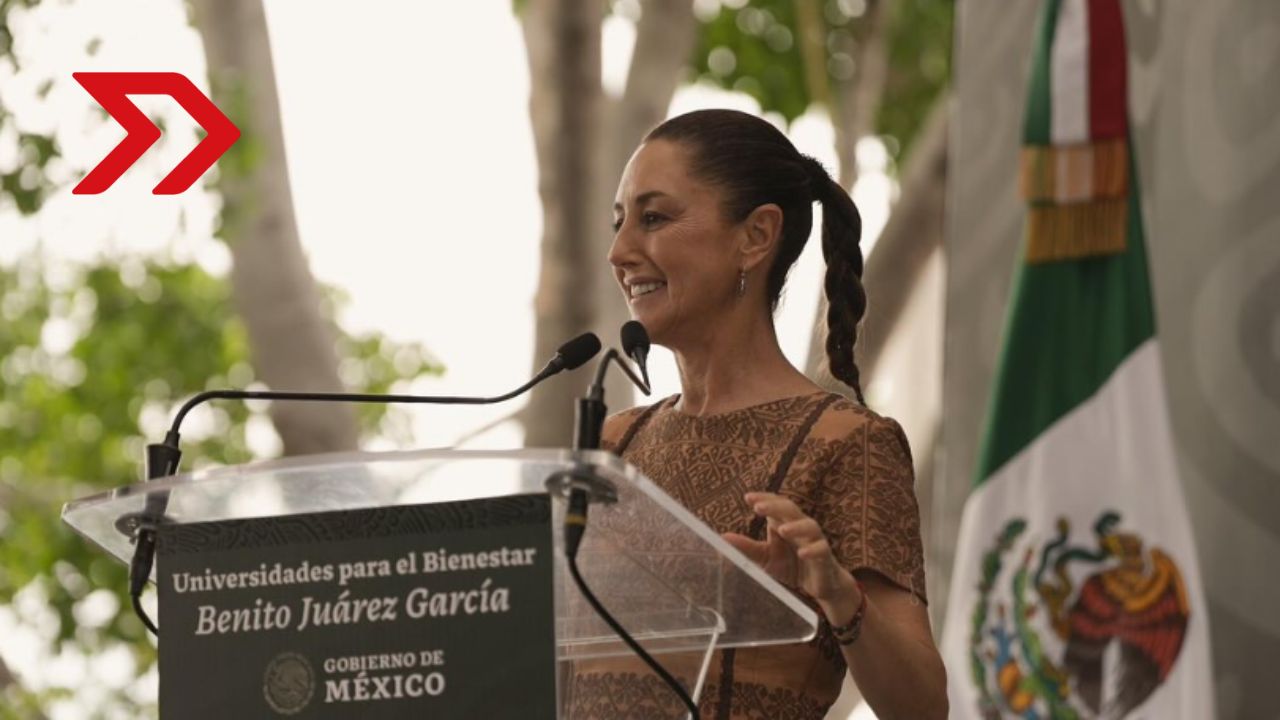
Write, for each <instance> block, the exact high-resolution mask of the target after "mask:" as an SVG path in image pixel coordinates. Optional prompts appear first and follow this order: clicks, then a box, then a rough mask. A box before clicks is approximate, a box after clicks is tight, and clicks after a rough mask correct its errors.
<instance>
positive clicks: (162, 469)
mask: <svg viewBox="0 0 1280 720" xmlns="http://www.w3.org/2000/svg"><path fill="white" fill-rule="evenodd" d="M599 352H600V338H598V337H596V336H595V334H594V333H583V334H582V335H579V336H578V337H576V338H574V339H572V340H570V341H569V342H567V343H565V344H564V345H561V346H560V348H559V349H558V350H557V351H556V354H555V357H553V358H552V359H551V360H550V362H548V363H547V364H546V366H545V367H543V368H542V370H541V371H539V372H538V374H537V375H535V376H533V379H531V380H529V382H526V383H525V384H523V385H521V386H520V387H518V388H516V389H515V390H512V391H511V392H508V393H504V394H502V395H496V396H493V397H466V396H457V395H391V394H388V395H380V394H371V393H335V392H319V393H310V392H285V391H275V390H209V391H206V392H202V393H198V394H196V395H195V396H193V397H192V398H191V399H190V400H188V401H187V402H185V403H183V405H182V407H181V408H180V409H179V410H178V413H177V415H175V416H174V418H173V424H172V425H171V426H170V428H169V431H168V432H167V433H165V436H164V441H163V442H160V443H152V444H150V445H147V459H146V475H147V480H148V481H151V480H156V479H159V478H163V477H168V476H170V475H174V474H177V472H178V463H179V461H180V460H181V459H182V451H181V450H180V449H179V448H178V441H179V440H180V439H181V435H180V434H179V432H178V429H179V428H180V427H181V426H182V421H183V419H185V418H186V416H187V413H189V412H191V410H192V409H193V408H195V407H196V406H197V405H200V404H201V403H204V402H208V401H210V400H285V401H291V402H347V403H388V404H393V403H400V404H431V405H488V404H492V403H500V402H503V401H505V400H510V399H511V398H514V397H516V396H517V395H520V394H521V393H524V392H527V391H528V390H529V389H530V388H532V387H533V386H534V385H537V384H538V383H540V382H542V381H543V380H546V379H547V378H549V377H551V376H552V375H555V374H556V373H559V372H562V371H564V370H573V369H574V368H577V367H580V366H582V365H585V364H586V363H587V361H589V360H590V359H591V358H593V357H595V356H596V354H597V353H599ZM168 505H169V493H168V492H165V491H161V492H151V493H148V494H147V500H146V505H145V506H144V508H143V510H142V511H141V512H137V513H129V514H127V515H124V516H122V517H121V518H120V519H119V520H117V521H116V529H118V530H119V531H120V532H121V533H124V534H125V535H128V536H129V537H130V538H132V539H133V542H134V549H133V559H132V560H131V561H130V563H129V598H130V600H131V601H132V603H133V611H134V612H135V613H136V614H137V615H138V618H139V619H140V620H142V624H143V625H145V626H146V627H147V629H148V630H150V631H151V632H152V633H153V634H154V635H156V636H157V637H159V635H160V630H159V629H158V628H157V627H156V625H155V623H154V622H152V621H151V618H150V617H149V616H148V615H147V613H146V611H145V610H143V608H142V591H143V590H144V589H145V588H146V586H147V580H148V579H150V577H151V567H152V565H153V564H154V562H155V553H156V531H157V529H158V528H159V527H160V525H161V524H162V523H163V522H164V513H165V510H166V509H167V507H168Z"/></svg>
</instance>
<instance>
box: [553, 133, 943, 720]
mask: <svg viewBox="0 0 1280 720" xmlns="http://www.w3.org/2000/svg"><path fill="white" fill-rule="evenodd" d="M815 201H816V202H819V203H821V204H822V208H823V219H824V220H823V233H822V238H823V240H822V244H823V247H822V249H823V254H824V255H825V257H826V261H827V273H826V280H825V288H826V294H827V299H828V302H829V306H830V307H829V311H828V313H827V325H828V338H827V355H828V358H829V361H830V366H831V371H832V374H833V375H834V376H835V377H836V378H838V379H839V380H841V381H843V382H844V383H845V384H847V385H848V386H849V387H850V388H851V389H852V391H853V394H854V396H855V397H856V398H857V400H858V402H853V401H851V400H848V399H845V398H844V397H843V396H840V395H836V394H833V393H828V392H825V391H823V390H822V389H821V388H820V387H818V386H817V385H815V384H814V383H813V382H811V381H810V380H809V379H808V378H806V377H805V376H804V375H803V374H802V373H801V372H800V371H799V370H797V369H796V368H795V367H793V366H792V365H791V364H790V363H789V362H788V361H787V360H786V358H785V357H784V356H783V354H782V351H781V349H780V348H779V346H778V340H777V335H776V333H775V332H774V326H773V310H774V308H775V307H776V306H777V303H778V299H779V297H780V295H781V293H782V289H783V284H784V282H785V280H786V277H787V272H788V270H789V269H790V268H791V266H792V265H793V264H794V263H795V261H796V259H797V258H798V257H799V256H800V251H801V249H802V248H803V246H804V243H805V241H806V239H807V238H808V236H809V230H810V227H811V225H812V221H813V215H812V204H813V203H814V202H815ZM614 215H615V238H614V242H613V247H612V248H611V249H610V251H609V256H608V259H609V262H610V263H611V264H612V266H613V269H614V274H615V277H616V279H617V281H618V283H619V284H620V285H621V287H622V290H623V292H624V293H625V295H626V297H627V301H628V303H629V304H630V308H631V313H632V315H633V316H634V317H635V318H636V319H637V320H639V321H640V322H642V323H643V324H644V326H645V327H646V328H647V329H648V331H649V335H650V338H651V339H652V341H653V342H655V343H657V344H660V345H664V346H666V347H668V348H670V349H671V350H672V351H673V352H674V354H675V357H676V361H677V363H678V365H679V371H680V383H681V389H682V392H681V393H680V394H679V395H675V396H672V397H670V398H667V399H666V400H663V401H660V402H658V403H655V404H653V405H651V406H648V407H644V408H633V409H631V410H628V411H626V412H623V413H619V414H618V415H615V416H613V417H611V418H609V420H608V421H607V422H606V424H605V431H604V434H605V445H606V447H608V448H611V449H613V450H614V451H615V452H617V453H619V454H620V455H622V456H623V457H624V458H626V459H627V460H629V461H630V462H632V463H634V464H635V465H636V466H637V467H639V468H640V469H641V470H643V471H644V472H645V473H646V474H648V475H649V476H650V477H651V478H653V479H654V480H655V481H656V482H658V483H659V484H660V485H662V486H663V487H664V489H665V490H666V491H667V492H668V493H670V494H672V495H673V496H674V497H675V498H676V499H677V500H680V501H681V502H682V503H684V504H685V505H687V506H688V507H689V509H690V510H691V511H693V512H694V513H695V514H697V515H698V516H699V517H700V518H701V519H702V520H703V521H704V522H706V523H708V524H709V525H710V526H711V527H713V528H714V529H716V530H717V531H719V532H722V533H725V538H726V539H727V540H728V541H729V542H730V543H732V544H733V545H734V546H735V547H737V548H738V549H740V550H741V551H742V552H743V553H744V554H746V555H747V556H748V557H750V558H752V559H754V560H756V561H757V562H759V563H760V564H761V565H762V566H764V568H765V569H766V570H767V571H768V572H770V573H771V574H772V575H773V577H775V578H777V579H778V580H779V581H780V582H781V583H783V584H784V585H787V586H789V587H791V588H792V589H793V590H795V591H797V592H798V593H800V595H801V596H802V597H804V598H806V599H807V600H809V601H810V603H811V604H812V605H814V606H815V608H816V609H817V610H818V611H819V613H820V616H821V617H822V626H821V628H820V631H819V634H818V637H817V638H816V639H815V640H814V641H812V642H810V643H807V644H800V645H789V646H775V647H764V648H752V649H741V650H727V651H723V652H721V653H720V656H719V657H718V658H716V659H715V660H713V664H712V666H711V669H710V670H709V674H708V677H707V685H706V687H705V688H704V691H703V694H702V698H701V702H700V712H701V715H702V717H704V718H770V719H779V720H782V719H786V718H804V719H808V718H812V719H814V720H819V719H820V718H823V717H824V716H825V714H826V712H827V709H828V708H829V707H830V706H831V704H832V703H833V702H834V701H835V699H836V697H837V695H838V694H839V692H840V686H841V682H842V680H843V677H844V673H845V671H846V666H847V668H848V671H849V672H850V673H852V676H853V679H854V681H855V682H856V683H857V685H858V687H859V688H860V689H861V691H862V694H863V696H864V697H865V698H866V700H867V702H868V703H869V704H870V705H871V707H872V709H874V710H875V711H876V713H877V714H878V716H879V717H880V718H882V720H890V719H891V718H912V719H913V720H917V719H926V718H942V717H945V716H946V714H947V700H946V680H945V671H944V669H943V666H942V662H941V659H940V657H939V655H938V652H937V649H936V647H935V646H934V643H933V637H932V633H931V631H930V628H929V618H928V614H927V612H926V609H925V605H924V603H925V585H924V568H923V558H922V551H921V539H920V530H919V510H918V508H917V505H916V501H915V497H914V494H913V490H912V482H913V481H912V466H911V457H910V451H909V450H908V447H907V441H906V438H905V436H904V435H903V433H902V430H901V429H900V428H899V426H898V425H897V423H895V422H894V421H892V420H888V419H885V418H881V417H880V416H878V415H876V414H875V413H873V412H871V411H870V410H868V409H866V408H865V407H864V406H863V404H862V390H861V387H860V386H859V379H858V368H857V366H856V365H855V364H854V361H853V346H854V341H855V339H856V334H857V325H858V321H859V320H860V319H861V317H862V314H863V311H864V309H865V306H866V296H865V294H864V292H863V289H862V283H861V279H860V278H861V274H862V252H861V250H860V249H859V247H858V240H859V235H860V233H861V220H860V218H859V216H858V211H857V208H855V207H854V204H853V201H852V200H851V199H850V198H849V196H848V195H847V194H846V193H845V192H844V190H843V189H842V188H841V187H840V186H839V185H837V184H836V183H835V182H833V181H832V180H831V178H830V176H829V175H828V174H827V172H826V171H825V170H824V169H823V168H822V166H821V165H820V164H819V163H818V162H817V161H815V160H813V159H812V158H809V157H806V156H804V155H801V154H800V153H798V152H797V151H796V149H795V147H794V146H793V145H792V144H791V143H790V141H788V140H787V138H786V136H784V135H783V134H782V133H781V132H779V131H778V130H777V129H775V128H774V127H773V126H771V125H769V124H768V123H766V122H764V121H763V120H760V119H758V118H755V117H753V116H751V115H747V114H745V113H739V112H734V111H728V110H709V111H701V112H694V113H689V114H686V115H681V116H679V117H676V118H673V119H671V120H668V121H667V122H665V123H663V124H662V125H660V126H658V127H657V128H655V129H654V130H653V131H652V132H650V133H649V135H648V136H647V137H646V138H645V141H644V142H643V143H642V144H641V146H640V148H639V149H638V150H637V151H636V153H635V154H634V155H633V156H632V158H631V160H630V162H629V163H628V164H627V168H626V170H625V172H624V173H623V177H622V182H621V184H620V186H619V188H618V194H617V201H616V204H615V206H614ZM568 691H569V695H568V696H569V699H570V700H569V703H570V706H571V708H572V710H573V715H574V716H575V717H601V718H622V717H654V716H657V717H663V716H666V717H677V716H679V714H680V706H679V705H678V703H677V702H676V701H675V700H674V696H672V695H670V694H669V693H668V692H667V691H665V690H663V689H661V688H658V689H655V687H654V682H653V678H652V677H648V678H645V677H643V676H642V673H641V671H639V670H637V671H636V672H635V673H634V674H630V673H627V672H618V671H617V668H616V667H614V668H611V669H610V670H609V671H607V672H606V671H603V670H598V671H593V670H592V669H590V668H582V669H581V670H580V671H579V672H578V673H577V674H575V676H574V678H573V679H572V680H571V681H570V685H569V688H568Z"/></svg>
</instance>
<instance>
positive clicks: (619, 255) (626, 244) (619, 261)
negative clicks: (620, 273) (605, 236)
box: [606, 222, 637, 268]
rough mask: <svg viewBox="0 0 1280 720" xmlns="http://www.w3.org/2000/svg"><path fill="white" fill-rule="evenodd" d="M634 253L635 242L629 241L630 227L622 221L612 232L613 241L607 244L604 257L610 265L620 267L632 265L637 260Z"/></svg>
mask: <svg viewBox="0 0 1280 720" xmlns="http://www.w3.org/2000/svg"><path fill="white" fill-rule="evenodd" d="M636 254H637V253H636V246H635V243H633V242H632V241H631V228H629V227H627V224H626V223H625V222H624V223H623V224H622V227H620V228H618V231H617V232H615V233H614V234H613V243H612V244H611V245H610V246H609V254H608V255H607V256H606V257H607V259H608V260H609V264H610V265H612V266H614V267H619V268H620V267H627V266H628V265H634V264H635V263H636V262H637V260H636Z"/></svg>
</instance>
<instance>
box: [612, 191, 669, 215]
mask: <svg viewBox="0 0 1280 720" xmlns="http://www.w3.org/2000/svg"><path fill="white" fill-rule="evenodd" d="M659 197H671V196H670V195H668V194H666V193H664V192H662V191H661V190H649V191H646V192H642V193H640V194H639V195H637V196H636V200H635V202H636V205H644V204H645V203H647V202H649V201H650V200H653V199H654V198H659ZM613 209H614V210H616V211H621V210H622V203H619V202H615V203H614V204H613Z"/></svg>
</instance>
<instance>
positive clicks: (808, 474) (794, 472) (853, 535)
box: [565, 392, 925, 720]
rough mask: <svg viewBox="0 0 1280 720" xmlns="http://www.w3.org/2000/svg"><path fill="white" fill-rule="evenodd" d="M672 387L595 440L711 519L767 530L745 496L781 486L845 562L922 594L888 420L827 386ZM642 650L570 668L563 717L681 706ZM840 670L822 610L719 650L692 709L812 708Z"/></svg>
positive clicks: (918, 556) (912, 520) (906, 493)
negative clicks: (715, 407)
mask: <svg viewBox="0 0 1280 720" xmlns="http://www.w3.org/2000/svg"><path fill="white" fill-rule="evenodd" d="M678 398H679V396H671V397H669V398H667V399H665V400H662V401H660V402H658V403H655V404H654V405H650V406H647V407H638V408H633V409H631V410H627V411H625V412H623V413H620V414H619V415H618V416H615V420H614V421H612V422H611V423H610V424H609V426H607V431H608V432H607V436H606V438H605V442H604V445H605V447H606V448H609V449H612V450H614V451H615V452H617V453H619V454H620V455H621V456H622V457H624V458H625V459H626V460H628V461H629V462H631V463H632V464H634V465H635V466H636V467H638V468H640V470H642V471H643V472H644V473H645V474H647V475H648V476H649V477H650V478H652V479H653V480H654V482H656V483H657V484H658V485H659V486H661V487H662V488H663V490H665V491H666V492H667V493H668V494H670V495H671V496H672V497H674V498H675V499H676V500H679V501H680V502H681V503H683V504H684V505H685V506H686V507H688V508H689V509H690V510H691V511H692V512H693V513H694V514H695V515H697V516H698V517H699V518H700V519H701V520H702V521H703V522H705V523H707V525H709V526H710V527H711V528H713V529H714V530H716V531H717V532H722V533H723V532H739V533H744V534H750V535H753V536H755V537H757V538H760V537H763V535H764V523H763V522H760V521H756V520H754V518H755V516H754V514H753V513H752V512H751V509H750V507H748V505H747V503H746V501H744V500H743V498H742V496H743V494H744V493H746V492H748V491H752V490H768V491H773V492H780V493H782V494H783V495H786V496H788V497H790V498H791V499H792V500H794V501H795V502H796V503H797V504H798V505H799V506H800V509H801V510H803V511H804V512H805V513H807V514H809V515H810V516H812V517H813V518H814V519H815V520H817V521H818V523H819V524H820V525H821V527H822V529H823V530H824V532H825V533H826V536H827V539H828V541H829V542H830V543H831V547H832V549H833V550H834V552H835V554H836V557H837V558H838V559H839V560H840V562H841V563H842V564H843V565H844V566H845V567H846V568H848V569H849V570H851V571H853V570H860V569H865V570H873V571H875V572H877V573H879V574H881V575H883V576H884V577H885V578H887V579H888V580H889V581H890V582H892V583H894V584H896V585H899V586H901V587H902V588H904V589H906V590H908V591H910V592H912V593H914V594H915V595H917V596H918V597H919V598H920V599H921V600H922V601H923V600H925V585H924V562H923V551H922V548H921V539H920V513H919V509H918V507H917V505H916V499H915V494H914V491H913V487H912V485H913V473H912V465H911V453H910V449H909V448H908V445H907V439H906V436H905V435H904V434H903V432H902V429H901V427H899V425H898V424H897V423H896V422H894V421H893V420H890V419H887V418H882V417H880V416H879V415H876V414H875V413H873V412H871V411H870V410H867V409H865V408H863V407H862V406H860V405H857V404H856V403H854V402H852V401H849V400H847V399H845V398H843V397H841V396H839V395H836V394H833V393H826V392H816V393H813V394H810V395H803V396H800V397H793V398H786V399H782V400H775V401H772V402H767V403H764V404H761V405H756V406H753V407H749V408H743V409H741V410H735V411H731V412H727V413H722V414H719V415H712V416H707V417H701V418H698V417H692V416H688V415H685V414H683V413H681V412H679V411H677V410H675V409H674V405H675V403H676V401H677V400H678ZM610 435H611V436H610ZM811 604H812V603H811ZM638 662H639V661H637V660H635V659H633V658H619V659H615V660H608V661H594V662H591V663H588V664H582V665H580V666H579V667H577V668H576V669H575V671H574V672H573V674H572V675H571V676H570V677H569V678H568V683H567V686H566V687H565V690H566V692H567V698H566V699H567V707H568V709H569V716H570V717H573V718H608V719H611V720H612V719H626V718H676V717H682V716H683V715H682V708H681V706H680V704H679V701H677V700H675V698H674V696H673V695H672V694H671V693H670V691H669V690H668V689H667V688H666V687H665V686H664V685H663V684H662V682H661V680H659V679H658V678H657V677H656V676H654V675H652V674H650V673H649V671H648V669H647V668H645V667H643V666H641V665H639V664H638ZM844 673H845V662H844V656H843V655H841V653H840V650H839V646H838V644H837V643H836V642H835V639H834V637H832V635H831V631H830V628H829V626H827V625H826V623H825V622H824V623H823V625H822V627H821V628H820V629H819V633H818V636H817V637H816V638H815V639H814V640H813V641H811V642H808V643H803V644H796V645H781V646H772V647H763V648H750V649H739V650H724V651H720V652H719V653H718V657H715V658H713V659H712V665H711V668H710V669H709V671H708V675H707V681H706V686H705V687H704V689H703V692H702V697H701V701H700V703H699V710H700V715H701V717H702V718H718V719H721V720H729V719H736V718H753V719H760V720H764V719H766V718H767V719H768V720H792V719H795V720H821V719H822V718H823V717H824V716H825V715H826V712H827V709H828V708H830V707H831V705H832V704H833V703H834V702H835V700H836V697H837V696H838V695H839V693H840V685H841V682H842V681H843V679H844Z"/></svg>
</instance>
